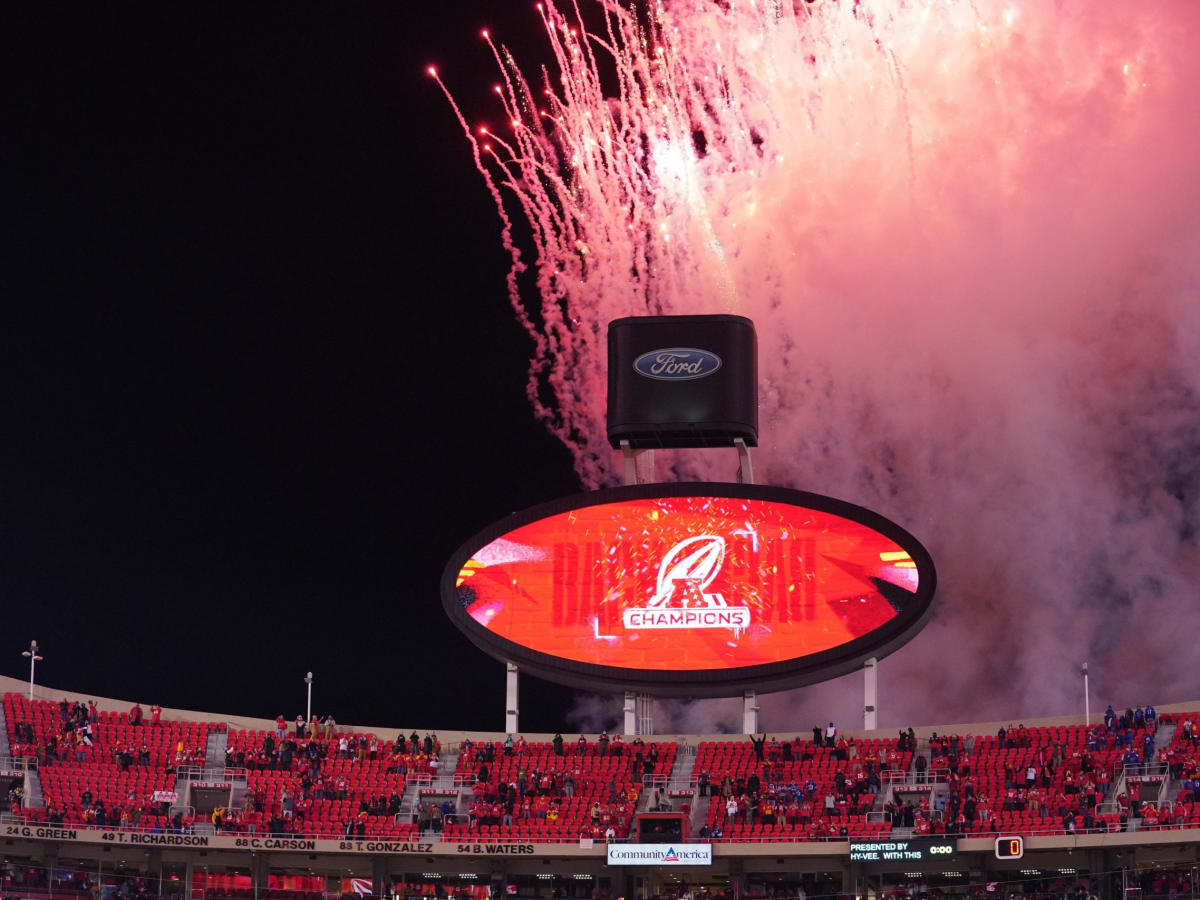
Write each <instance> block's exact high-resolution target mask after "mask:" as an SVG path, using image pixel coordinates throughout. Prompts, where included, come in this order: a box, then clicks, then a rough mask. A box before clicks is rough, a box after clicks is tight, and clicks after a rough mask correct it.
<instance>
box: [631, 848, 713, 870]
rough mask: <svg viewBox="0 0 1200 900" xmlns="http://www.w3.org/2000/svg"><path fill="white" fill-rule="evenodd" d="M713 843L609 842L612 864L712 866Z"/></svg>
mask: <svg viewBox="0 0 1200 900" xmlns="http://www.w3.org/2000/svg"><path fill="white" fill-rule="evenodd" d="M712 860H713V856H712V844H609V845H608V864H609V865H610V866H711V865H712Z"/></svg>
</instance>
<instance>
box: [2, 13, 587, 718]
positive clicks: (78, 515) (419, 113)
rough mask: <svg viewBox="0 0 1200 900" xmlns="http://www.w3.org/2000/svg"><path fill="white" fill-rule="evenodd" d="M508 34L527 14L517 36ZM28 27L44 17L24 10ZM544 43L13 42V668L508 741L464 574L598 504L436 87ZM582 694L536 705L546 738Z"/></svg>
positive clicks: (101, 18) (209, 16) (80, 682)
mask: <svg viewBox="0 0 1200 900" xmlns="http://www.w3.org/2000/svg"><path fill="white" fill-rule="evenodd" d="M501 11H503V15H500V14H499V13H500V12H501ZM25 15H28V12H26V13H25ZM483 25H488V26H490V27H491V28H492V30H493V32H494V33H495V34H496V35H497V36H498V37H500V38H502V39H507V40H509V41H510V42H513V43H516V44H517V45H518V48H517V49H518V50H520V49H521V45H522V42H525V43H526V44H527V45H528V46H529V47H533V48H536V47H538V46H540V41H539V40H538V37H539V35H538V29H539V27H540V25H539V21H538V19H537V17H536V14H535V13H534V12H533V10H532V8H526V5H525V4H512V3H508V2H503V3H502V2H500V0H491V2H490V3H488V2H482V0H473V2H462V0H455V2H453V3H421V4H410V3H379V4H355V5H352V6H351V7H337V8H334V7H328V6H326V7H314V6H306V5H303V4H301V5H296V4H250V5H235V6H232V7H227V8H225V9H223V10H220V9H217V8H213V7H202V8H196V9H192V10H185V9H182V8H178V7H171V8H165V7H161V6H154V7H152V6H149V5H147V6H145V7H142V8H133V7H121V8H109V9H105V10H103V11H100V10H96V9H92V8H89V9H87V11H86V12H84V13H82V14H80V13H79V12H78V11H75V12H73V13H72V14H71V17H70V18H67V17H65V16H64V17H62V18H58V19H56V20H50V19H46V20H43V21H33V20H31V19H29V18H26V19H24V20H21V21H20V22H10V26H9V27H8V28H6V29H5V32H6V34H5V37H4V38H3V41H4V42H5V43H6V44H7V45H8V46H7V47H5V53H4V55H5V57H6V59H7V60H8V61H9V64H10V66H11V67H12V68H11V69H10V73H11V74H10V75H9V77H8V78H6V82H7V84H6V87H7V90H6V93H7V94H8V95H9V97H10V105H9V111H8V112H6V113H5V120H6V121H5V126H4V131H5V137H4V139H3V141H2V142H0V159H2V160H3V166H2V171H3V176H2V182H0V190H2V191H3V193H2V195H0V216H2V217H3V222H4V225H5V228H4V236H3V241H0V248H2V249H0V261H2V264H0V279H2V281H0V296H2V297H3V300H4V303H3V324H2V326H0V334H2V338H0V340H2V345H0V346H2V348H3V352H2V359H3V364H2V365H3V373H4V383H5V386H6V389H5V391H4V396H3V416H4V439H3V441H2V442H0V454H2V455H0V463H2V469H0V471H2V476H0V477H2V479H3V481H2V484H0V591H2V594H0V604H2V605H3V610H4V625H3V628H2V629H0V633H2V634H3V638H2V639H0V671H3V672H5V673H7V674H10V675H14V676H17V677H24V676H25V675H27V669H26V668H25V665H24V660H22V659H21V657H20V655H19V654H20V651H21V650H22V649H23V648H24V647H25V646H27V645H28V641H29V639H30V638H36V639H37V640H38V641H39V642H40V644H41V645H42V647H43V649H44V653H45V656H46V659H45V662H44V663H42V665H41V666H40V667H39V670H38V674H39V681H43V682H44V683H47V684H52V685H55V686H61V687H64V688H73V689H78V690H82V691H90V692H95V693H99V694H105V695H109V696H117V697H130V698H138V699H140V700H142V701H143V702H155V701H157V702H160V703H162V704H163V705H168V706H183V707H192V708H203V709H212V710H217V711H228V712H231V713H241V714H252V715H261V716H274V715H276V714H277V713H279V712H282V713H284V714H285V715H289V716H294V715H295V714H296V713H297V711H299V710H301V709H302V702H303V696H304V686H303V684H302V683H301V678H302V676H303V674H304V672H305V670H307V669H312V670H313V671H314V672H315V673H316V679H317V681H316V689H315V698H316V699H315V702H314V711H316V712H320V713H322V714H323V713H325V712H326V711H332V712H333V713H334V714H335V715H336V716H337V718H338V719H339V720H340V721H344V722H351V721H358V722H378V723H395V724H398V725H399V724H410V725H419V726H422V727H430V728H441V729H450V728H454V727H460V728H461V727H468V728H487V729H499V728H500V727H501V726H502V722H503V720H502V711H503V670H502V666H501V665H500V663H498V662H495V661H492V660H491V659H489V658H488V657H485V656H484V655H483V654H482V653H480V652H479V651H477V650H475V649H474V648H473V647H472V646H471V645H469V644H468V643H467V642H466V640H465V639H463V638H461V637H460V636H459V634H458V632H457V631H456V630H455V629H454V628H453V626H451V625H450V624H449V622H448V620H447V619H446V618H445V616H444V614H443V612H442V610H441V606H440V602H439V599H438V596H437V582H438V577H439V575H440V572H441V568H442V566H443V564H444V563H445V560H446V559H447V557H448V556H449V554H450V553H451V552H452V551H453V550H454V549H455V548H456V547H457V546H458V545H459V544H460V543H462V542H463V541H464V540H466V539H467V538H468V537H470V536H471V535H472V534H474V533H475V532H476V531H477V530H479V529H480V528H482V527H483V526H485V525H487V524H488V523H490V522H491V521H493V520H495V519H497V518H500V517H501V516H503V515H505V514H507V513H508V512H510V511H512V510H515V509H519V508H522V507H525V506H529V505H532V504H534V503H537V502H541V501H544V500H547V499H549V498H551V497H554V496H556V495H560V494H564V493H570V492H573V491H574V490H576V489H577V488H578V482H577V480H576V478H575V475H574V473H573V471H572V469H571V466H570V461H569V459H568V456H567V453H566V451H565V450H564V449H562V448H561V446H560V445H558V444H557V442H556V441H554V440H553V439H551V438H550V437H549V436H548V435H547V434H546V433H545V432H544V431H543V429H542V428H541V427H540V426H539V425H538V424H537V423H535V422H534V420H533V416H532V414H531V412H530V410H529V407H528V404H527V403H526V402H525V399H524V394H523V385H524V378H525V365H526V359H527V356H528V353H529V346H530V345H529V343H528V341H527V340H526V339H525V337H524V335H523V333H522V332H521V331H520V329H519V327H518V326H517V324H516V323H515V320H514V318H513V316H512V314H511V311H510V309H509V307H508V302H507V298H506V296H505V292H504V282H503V278H504V272H505V269H506V257H505V255H504V253H503V251H502V249H501V248H500V245H499V241H498V222H497V219H496V215H495V212H494V210H493V208H492V207H491V205H490V200H489V199H488V197H487V195H486V194H485V192H484V189H483V186H482V184H481V181H480V179H479V177H478V176H477V174H476V173H475V171H474V169H473V168H472V166H471V162H470V158H469V154H468V151H467V147H466V145H465V143H464V141H463V139H462V136H461V133H460V132H459V131H458V127H457V125H456V123H455V122H454V120H453V118H452V116H451V114H450V111H449V109H448V108H447V106H446V104H445V101H444V98H443V97H442V96H441V93H440V92H439V91H438V89H437V87H436V86H435V85H434V84H433V83H432V82H431V81H430V80H429V79H428V78H427V77H425V75H424V74H423V72H424V67H425V66H426V65H427V64H429V63H430V62H436V63H438V64H439V68H440V69H441V70H442V71H443V74H444V76H445V78H446V80H447V82H448V83H449V84H450V85H451V87H452V88H453V89H454V90H455V91H456V94H457V95H458V96H459V98H460V99H461V100H462V101H463V102H464V104H465V105H466V106H467V107H468V111H469V112H471V113H475V112H476V111H478V112H479V113H480V114H482V112H483V111H484V110H485V109H490V105H489V101H490V99H491V92H490V88H491V84H492V83H493V81H494V80H495V77H494V70H493V68H492V61H491V59H490V57H489V54H488V52H487V49H486V47H485V46H484V45H483V44H482V42H481V41H480V40H479V39H478V38H477V33H478V29H479V28H480V27H481V26H483ZM570 696H571V695H570V693H569V692H568V691H566V690H565V689H560V688H557V687H553V686H550V685H546V684H544V683H539V682H535V681H533V680H532V679H527V680H526V681H525V683H524V689H523V692H522V706H523V717H522V724H523V725H524V727H525V728H526V730H554V729H556V728H558V727H562V725H563V716H564V714H565V712H566V710H567V708H568V706H569V703H570Z"/></svg>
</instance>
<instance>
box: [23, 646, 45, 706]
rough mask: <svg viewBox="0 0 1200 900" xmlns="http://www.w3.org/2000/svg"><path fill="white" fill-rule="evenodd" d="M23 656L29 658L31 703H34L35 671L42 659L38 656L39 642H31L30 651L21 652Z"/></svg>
mask: <svg viewBox="0 0 1200 900" xmlns="http://www.w3.org/2000/svg"><path fill="white" fill-rule="evenodd" d="M21 655H22V656H27V657H29V702H30V703H32V702H33V670H34V668H35V667H36V666H37V664H38V662H39V661H40V660H41V659H42V657H40V656H38V645H37V641H30V642H29V649H28V650H22V651H21Z"/></svg>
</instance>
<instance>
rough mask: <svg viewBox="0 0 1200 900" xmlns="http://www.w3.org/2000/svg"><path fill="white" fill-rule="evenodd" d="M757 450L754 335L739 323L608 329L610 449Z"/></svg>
mask: <svg viewBox="0 0 1200 900" xmlns="http://www.w3.org/2000/svg"><path fill="white" fill-rule="evenodd" d="M738 438H741V439H742V440H743V441H745V442H746V445H747V446H750V447H753V446H757V444H758V336H757V334H756V333H755V331H754V323H753V322H751V321H750V320H749V319H747V318H745V317H743V316H730V315H712V316H635V317H631V318H625V319H614V320H613V321H612V322H610V323H609V326H608V440H609V443H610V444H612V446H613V447H614V448H615V449H619V448H620V447H621V444H622V442H623V441H628V442H629V446H630V447H632V448H633V449H653V448H658V447H732V446H733V444H734V441H735V440H737V439H738Z"/></svg>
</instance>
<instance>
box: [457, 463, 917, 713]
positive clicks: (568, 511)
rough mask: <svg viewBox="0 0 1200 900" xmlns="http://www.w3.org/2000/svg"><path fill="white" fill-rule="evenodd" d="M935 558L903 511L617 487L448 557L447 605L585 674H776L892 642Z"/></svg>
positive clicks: (624, 679)
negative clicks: (890, 513) (895, 516)
mask: <svg viewBox="0 0 1200 900" xmlns="http://www.w3.org/2000/svg"><path fill="white" fill-rule="evenodd" d="M935 578H936V576H935V573H934V568H933V563H932V561H931V560H930V558H929V554H928V553H927V552H926V551H925V549H924V548H923V547H922V546H921V545H920V544H919V543H918V542H917V541H916V540H915V539H914V538H913V537H912V536H911V535H909V534H908V533H907V532H906V531H904V530H903V529H901V528H900V527H899V526H898V525H895V524H894V523H892V522H890V521H888V520H886V519H884V518H882V517H881V516H878V515H876V514H875V513H872V512H870V511H868V510H865V509H862V508H860V507H857V506H852V505H850V504H847V503H842V502H840V501H837V500H832V499H830V498H828V497H820V496H818V495H815V494H806V493H802V492H799V491H790V490H785V489H782V488H770V487H762V486H756V485H738V484H713V483H688V484H654V485H638V486H635V487H624V488H611V489H608V490H603V491H596V492H593V493H590V494H582V495H577V496H575V497H570V498H565V499H563V500H561V501H558V502H556V503H551V504H547V505H545V506H541V507H537V508H535V509H531V510H527V511H525V512H522V513H517V514H515V515H513V516H510V517H509V518H508V519H506V520H504V521H501V522H499V523H497V524H496V525H494V526H492V527H491V528H489V529H487V530H486V531H485V532H483V533H482V534H480V535H478V536H476V537H475V538H474V539H472V540H471V541H468V542H467V543H466V544H465V545H464V546H463V547H462V548H460V549H459V551H458V553H456V554H455V556H454V557H453V558H452V559H451V560H450V562H449V564H448V565H447V567H446V570H445V573H444V575H443V580H442V599H443V603H444V605H445V607H446V611H447V613H448V614H449V615H450V617H451V619H452V620H454V622H455V623H456V624H457V625H458V626H459V627H460V628H461V629H463V631H464V632H465V633H466V634H467V636H468V637H470V639H471V640H472V641H473V642H475V643H476V644H477V645H478V646H480V647H481V648H482V649H484V650H485V651H486V652H488V653H490V654H491V655H493V656H495V657H497V658H498V659H502V660H506V661H510V662H514V663H517V664H518V665H520V666H521V667H522V668H523V669H526V670H528V671H530V672H531V673H532V674H535V675H540V676H542V677H546V678H549V679H551V680H555V681H561V682H564V683H567V684H572V685H576V686H582V687H592V688H602V689H610V690H632V689H638V688H644V689H651V690H653V691H654V692H655V693H656V694H659V695H669V696H722V695H728V694H735V693H737V692H739V691H740V690H742V689H743V687H742V686H743V685H749V686H753V687H755V688H756V689H758V690H762V691H767V690H782V689H783V688H786V687H791V686H794V685H797V684H804V683H808V682H812V681H818V680H822V679H824V678H829V677H833V676H834V675H838V674H841V673H843V672H846V671H849V670H850V669H852V668H854V667H855V666H857V665H859V664H861V662H862V660H863V659H865V658H867V657H868V656H882V655H884V654H886V653H888V652H891V651H892V650H894V649H896V648H897V647H898V646H900V645H901V644H903V643H904V642H905V641H906V640H908V639H909V638H910V637H911V636H912V635H913V634H914V633H915V632H916V630H918V629H919V627H920V626H921V624H923V623H924V620H925V618H926V617H927V615H928V612H929V609H930V604H931V601H932V597H933V590H934V582H935Z"/></svg>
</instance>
